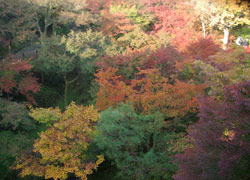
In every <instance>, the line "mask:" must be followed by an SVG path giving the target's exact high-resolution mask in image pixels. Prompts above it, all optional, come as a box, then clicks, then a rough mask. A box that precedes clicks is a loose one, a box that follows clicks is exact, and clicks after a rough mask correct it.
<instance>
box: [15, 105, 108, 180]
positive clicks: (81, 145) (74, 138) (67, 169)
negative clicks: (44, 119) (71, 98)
mask: <svg viewBox="0 0 250 180" xmlns="http://www.w3.org/2000/svg"><path fill="white" fill-rule="evenodd" d="M43 112H45V111H43ZM39 117H40V116H39ZM98 118H99V114H98V112H97V110H95V109H94V107H93V106H89V107H83V106H77V105H76V104H74V103H71V104H70V105H69V106H68V107H67V109H66V111H65V112H63V113H62V114H61V117H60V119H59V120H58V121H57V122H56V123H54V124H53V126H51V127H50V128H49V129H47V130H46V131H45V132H42V133H41V134H40V138H39V139H38V140H36V142H35V143H34V148H33V152H31V153H30V152H29V153H25V154H24V155H23V156H22V157H21V158H20V159H18V160H17V164H16V165H15V167H13V168H14V169H17V170H21V173H20V175H21V176H26V175H35V176H42V177H44V178H45V179H49V178H53V179H61V180H62V179H67V177H68V175H69V174H74V175H75V176H76V177H80V178H81V179H82V180H86V179H87V175H89V174H92V173H93V170H94V169H96V168H97V167H98V165H99V164H101V163H102V162H103V160H104V158H103V156H102V155H98V156H97V157H96V159H97V160H96V161H95V162H94V160H93V158H90V157H89V156H88V155H87V151H88V146H89V143H90V141H91V137H92V136H93V135H94V134H95V131H94V128H93V126H94V123H95V122H96V121H97V120H98Z"/></svg>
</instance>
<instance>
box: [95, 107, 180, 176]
mask: <svg viewBox="0 0 250 180" xmlns="http://www.w3.org/2000/svg"><path fill="white" fill-rule="evenodd" d="M97 130H98V135H97V137H96V143H97V145H98V146H99V148H101V149H102V150H103V151H104V152H105V155H106V156H107V157H108V158H110V159H111V160H113V161H114V162H115V165H116V166H117V168H118V169H119V177H120V179H137V180H153V179H155V180H159V179H171V176H172V174H173V172H174V171H175V165H174V164H173V163H172V162H171V160H172V159H171V157H172V156H171V155H173V153H172V152H171V150H170V147H171V145H170V140H171V138H172V135H171V133H169V132H166V130H164V118H163V116H162V115H161V114H159V113H156V114H152V115H140V114H136V113H135V111H134V110H133V108H132V107H131V106H129V105H120V106H119V107H117V108H116V109H108V110H105V111H103V112H102V113H101V118H100V121H98V124H97Z"/></svg>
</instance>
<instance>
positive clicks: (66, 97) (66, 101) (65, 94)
mask: <svg viewBox="0 0 250 180" xmlns="http://www.w3.org/2000/svg"><path fill="white" fill-rule="evenodd" d="M68 88H69V83H68V80H67V76H66V75H65V76H64V106H65V107H66V106H67V105H68Z"/></svg>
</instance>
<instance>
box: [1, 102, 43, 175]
mask: <svg viewBox="0 0 250 180" xmlns="http://www.w3.org/2000/svg"><path fill="white" fill-rule="evenodd" d="M0 129H1V132H0V143H1V147H0V171H1V178H3V179H17V177H16V173H15V172H14V171H12V170H11V168H10V167H11V166H12V165H13V163H14V161H15V158H17V157H18V156H19V155H20V154H21V153H22V151H25V150H28V149H30V148H31V147H32V143H33V141H34V140H35V138H36V135H35V134H36V132H37V131H38V130H39V128H38V125H37V123H36V122H35V121H34V120H33V119H32V118H30V117H29V115H28V109H27V107H26V106H25V105H24V104H21V103H16V102H11V101H8V100H6V99H3V98H0Z"/></svg>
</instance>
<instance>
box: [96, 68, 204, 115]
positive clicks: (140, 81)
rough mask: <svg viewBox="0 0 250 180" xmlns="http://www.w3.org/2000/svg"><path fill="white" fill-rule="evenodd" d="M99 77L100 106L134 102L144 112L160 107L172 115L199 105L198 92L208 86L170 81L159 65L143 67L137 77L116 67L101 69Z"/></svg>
mask: <svg viewBox="0 0 250 180" xmlns="http://www.w3.org/2000/svg"><path fill="white" fill-rule="evenodd" d="M97 77H98V79H97V82H98V83H99V86H100V89H99V92H98V95H97V103H96V105H97V107H98V109H99V110H104V109H107V108H108V107H111V106H115V105H117V104H119V103H121V102H130V103H132V104H133V105H134V106H135V107H136V109H137V110H138V111H139V112H142V113H151V112H155V111H160V112H162V113H164V114H166V115H167V116H169V117H177V116H183V115H184V114H185V113H187V112H189V111H193V110H194V109H195V108H196V106H197V103H196V96H197V95H198V94H199V93H202V91H203V88H204V86H203V85H195V84H188V83H186V82H181V81H179V80H175V82H173V83H170V82H169V80H168V79H167V78H164V77H163V76H162V75H161V73H160V71H159V70H158V69H145V70H139V72H138V73H137V74H136V77H135V79H133V80H125V79H124V78H123V77H122V76H120V75H117V69H113V68H110V69H107V70H104V71H100V72H99V73H98V74H97Z"/></svg>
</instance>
